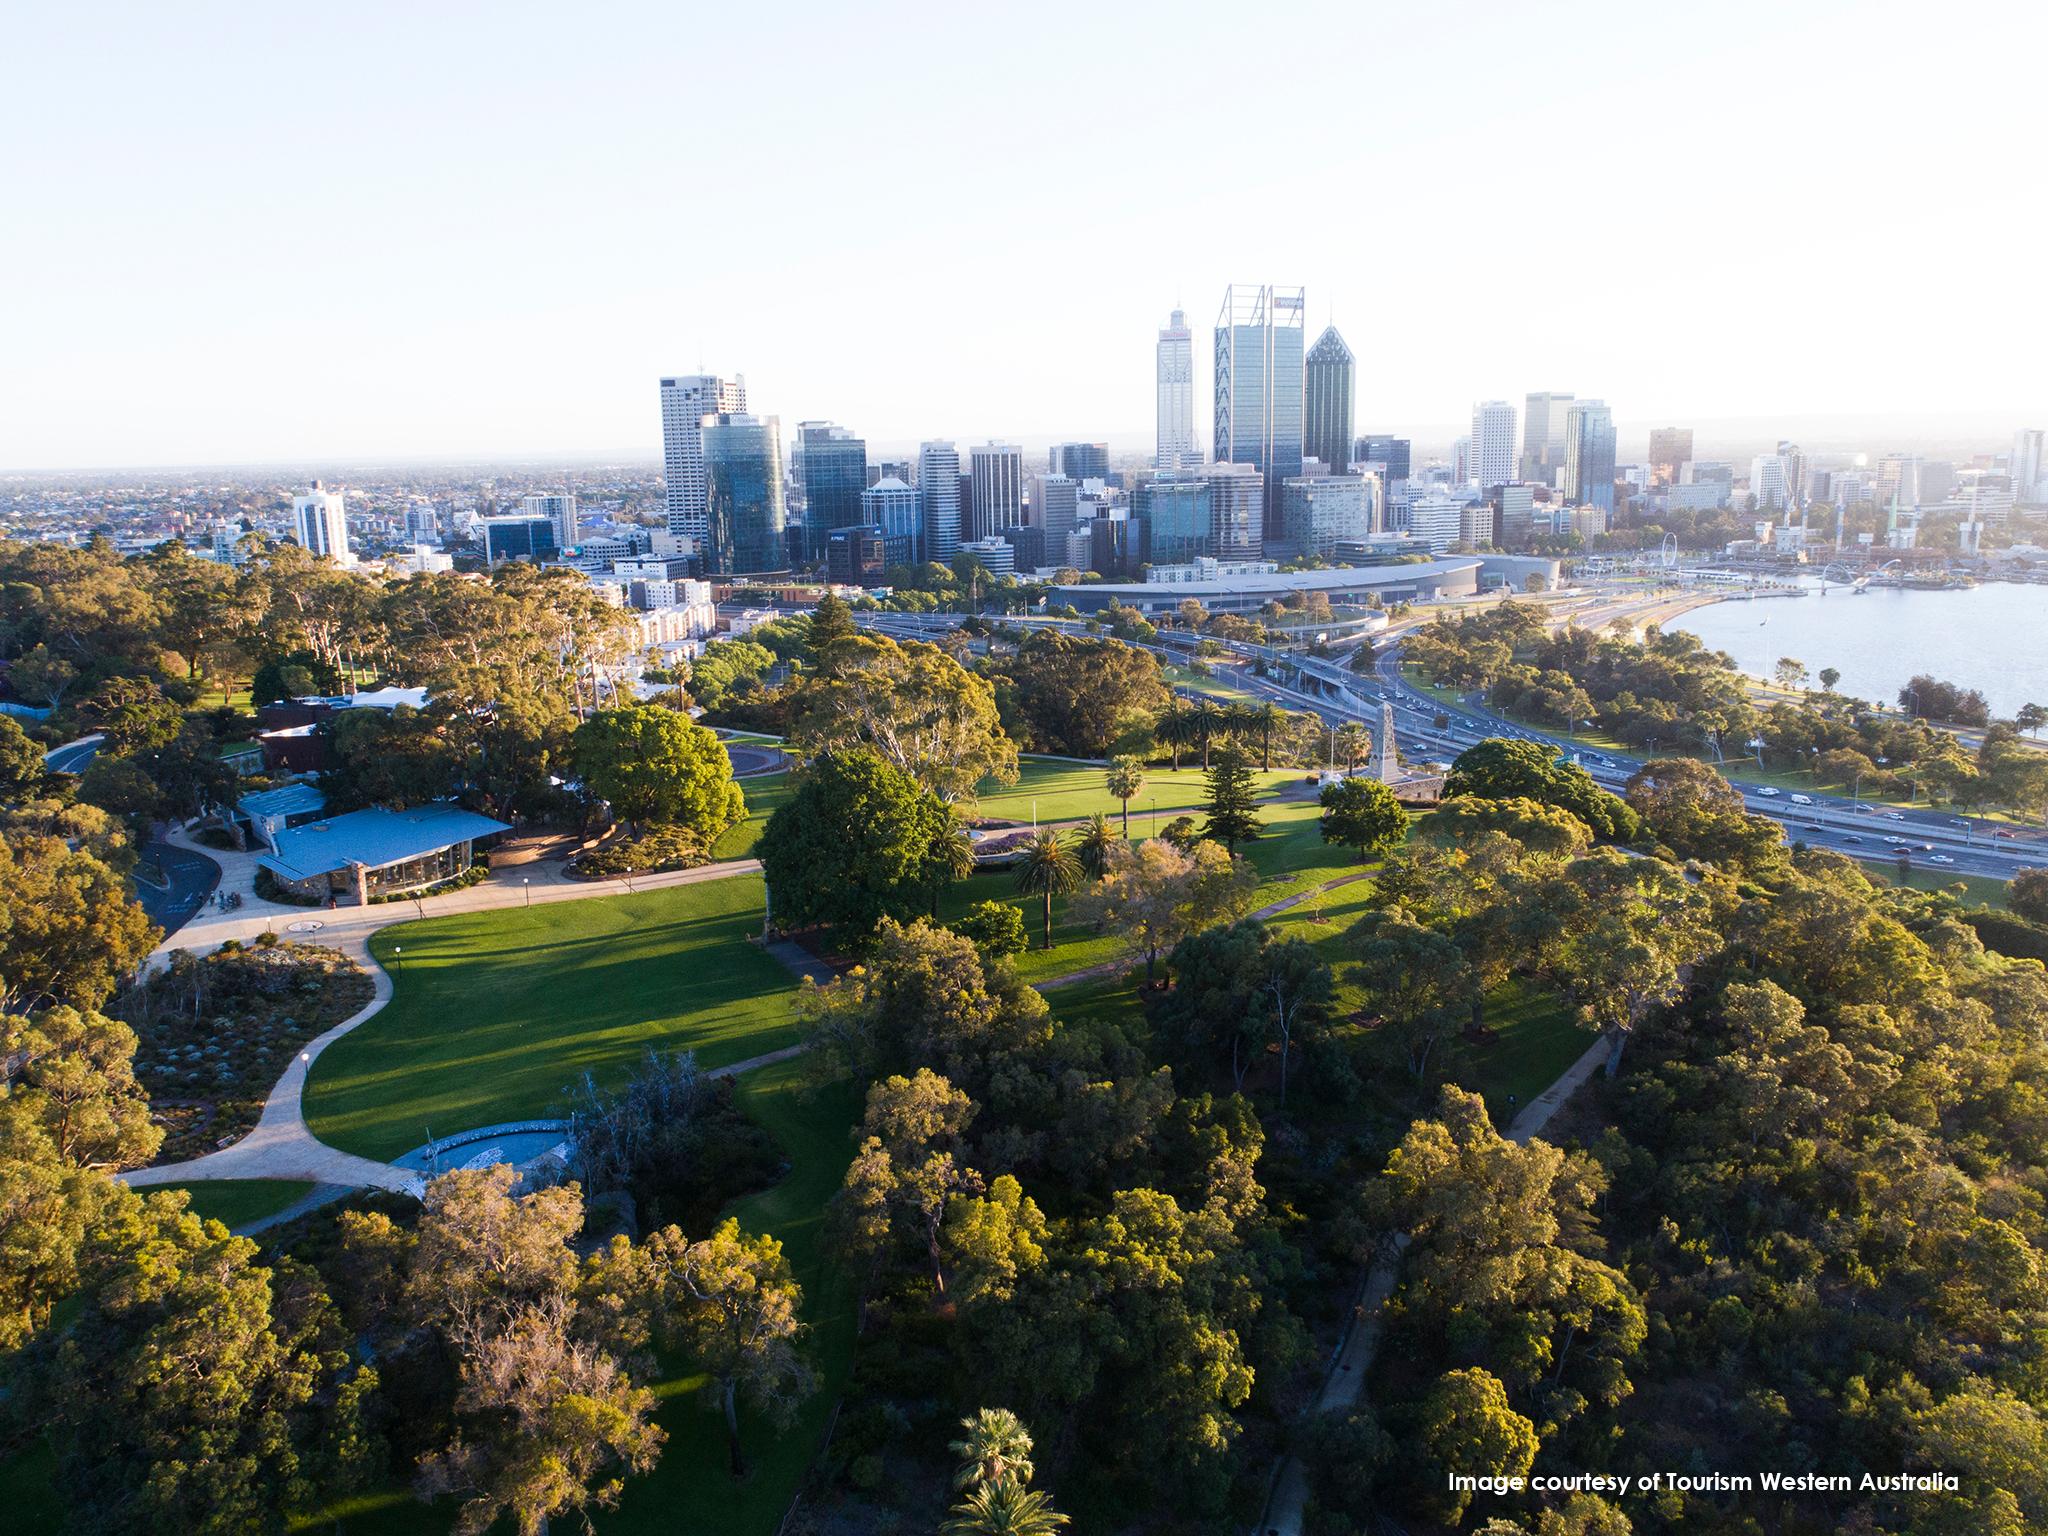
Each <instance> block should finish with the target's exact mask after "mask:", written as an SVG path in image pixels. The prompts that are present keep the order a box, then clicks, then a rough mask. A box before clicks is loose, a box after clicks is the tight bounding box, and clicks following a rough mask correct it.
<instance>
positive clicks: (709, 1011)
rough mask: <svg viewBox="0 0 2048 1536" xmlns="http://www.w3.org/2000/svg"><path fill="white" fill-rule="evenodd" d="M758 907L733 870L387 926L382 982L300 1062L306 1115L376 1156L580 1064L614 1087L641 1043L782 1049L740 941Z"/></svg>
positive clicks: (763, 961) (494, 1111) (777, 1013)
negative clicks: (618, 892)
mask: <svg viewBox="0 0 2048 1536" xmlns="http://www.w3.org/2000/svg"><path fill="white" fill-rule="evenodd" d="M761 920H762V899H761V882H760V880H759V879H758V878H755V877H752V876H737V877H734V878H732V879H727V880H709V881H705V882H703V883H701V884H697V885H683V886H674V887H670V888H667V889H663V890H657V891H648V892H645V893H643V894H640V895H637V896H616V897H605V898H596V899H592V900H588V901H575V902H552V903H549V904H547V905H545V906H541V907H510V908H501V909H497V910H493V911H488V912H465V913H458V914H452V915H450V916H447V917H434V918H428V919H427V920H426V921H425V922H412V923H401V924H398V925H396V926H394V927H391V928H386V929H384V930H382V931H381V932H379V933H378V934H377V935H376V937H375V938H374V939H373V940H372V941H371V942H372V947H373V949H374V952H375V953H376V956H377V958H378V960H379V961H380V962H381V963H382V964H384V965H385V967H386V968H387V969H390V970H391V971H392V973H393V977H394V979H395V980H396V982H397V992H396V995H395V996H394V997H393V998H392V1000H391V1002H390V1004H389V1005H388V1006H387V1007H386V1008H385V1009H384V1010H383V1011H382V1012H381V1013H379V1014H377V1015H376V1016H375V1017H374V1018H372V1019H371V1020H370V1021H369V1022H368V1023H366V1024H364V1025H363V1026H362V1027H361V1028H360V1029H358V1030H356V1031H355V1032H354V1033H352V1034H350V1035H347V1036H345V1037H344V1038H342V1039H341V1040H339V1041H337V1042H336V1043H335V1044H334V1045H333V1046H332V1047H330V1048H329V1049H328V1050H327V1051H326V1052H325V1053H324V1054H322V1056H321V1057H320V1059H319V1060H318V1061H316V1062H315V1063H314V1066H313V1073H312V1079H311V1081H310V1082H309V1083H308V1085H307V1090H306V1119H307V1123H308V1124H309V1125H311V1127H312V1128H313V1132H314V1134H315V1135H317V1136H319V1137H320V1138H321V1139H322V1140H324V1141H326V1142H328V1143H329V1144H331V1145H333V1146H337V1147H341V1148H343V1149H345V1150H347V1151H350V1152H355V1153H359V1154H361V1155H362V1156H365V1157H374V1158H379V1159H384V1160H388V1159H390V1158H393V1157H396V1156H397V1155H398V1154H400V1153H402V1152H405V1151H407V1150H409V1149H410V1148H412V1147H416V1146H418V1145H420V1144H421V1143H422V1142H424V1141H426V1140H427V1139H428V1138H429V1136H430V1135H434V1134H443V1135H445V1134H447V1133H448V1132H451V1131H459V1130H466V1129H469V1128H470V1127H473V1126H479V1125H491V1124H495V1123H496V1122H499V1121H503V1120H514V1119H521V1118H525V1117H528V1116H533V1115H542V1114H548V1113H550V1112H555V1111H559V1109H560V1108H561V1105H562V1100H563V1096H564V1091H565V1090H566V1089H568V1088H569V1087H570V1086H571V1085H572V1084H574V1083H575V1082H576V1081H577V1080H579V1079H580V1078H581V1076H582V1075H583V1074H584V1073H585V1072H589V1073H592V1074H594V1075H595V1076H596V1078H597V1079H598V1081H599V1082H600V1083H610V1082H617V1081H619V1080H621V1079H623V1078H624V1077H625V1076H626V1074H627V1073H628V1072H629V1071H630V1070H631V1069H632V1066H633V1064H634V1063H635V1062H636V1061H638V1060H639V1059H640V1057H641V1055H642V1054H643V1053H644V1052H645V1051H647V1050H648V1049H649V1048H658V1049H661V1050H681V1049H685V1048H687V1049H690V1050H694V1051H696V1053H697V1058H698V1060H699V1061H700V1062H701V1063H702V1064H703V1065H705V1066H722V1065H725V1064H727V1063H729V1062H734V1061H740V1060H744V1059H745V1058H747V1057H750V1056H758V1055H760V1054H762V1053H764V1052H767V1051H772V1050H776V1049H779V1048H780V1047H782V1046H785V1045H791V1044H794V1043H795V1041H796V1038H797V1026H796V1020H795V1018H794V1016H793V1015H792V1013H791V1011H790V998H791V995H792V994H793V992H794V990H795V983H794V981H793V980H792V979H791V977H790V975H789V972H788V971H786V970H784V969H783V967H782V966H781V965H780V964H779V963H777V962H776V961H775V960H774V959H773V958H772V957H770V956H768V955H767V954H764V953H763V952H762V951H761V950H760V949H759V948H758V947H757V946H756V945H754V944H752V943H749V942H748V940H749V939H750V938H751V937H752V936H753V935H756V934H758V933H759V932H760V931H761ZM400 949H403V951H404V954H403V957H402V959H403V964H402V966H401V965H400V963H399V961H400V957H399V955H398V954H397V953H396V952H397V951H398V950H400ZM430 1128H431V1129H430Z"/></svg>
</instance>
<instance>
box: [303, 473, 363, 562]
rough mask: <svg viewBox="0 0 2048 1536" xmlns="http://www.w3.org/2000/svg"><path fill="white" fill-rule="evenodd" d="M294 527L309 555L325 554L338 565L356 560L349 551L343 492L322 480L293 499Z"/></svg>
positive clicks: (315, 482) (316, 481)
mask: <svg viewBox="0 0 2048 1536" xmlns="http://www.w3.org/2000/svg"><path fill="white" fill-rule="evenodd" d="M292 530H293V532H294V533H295V534H297V536H298V540H299V546H300V548H302V549H304V550H305V551H306V553H307V554H309V555H324V556H326V557H327V558H328V559H330V560H332V561H333V562H334V563H335V564H336V565H354V564H355V563H356V557H355V556H354V555H352V554H350V553H349V552H348V515H347V513H346V512H344V511H343V510H342V504H341V492H339V491H330V490H328V489H327V487H326V486H325V485H323V484H322V483H321V482H320V481H318V480H315V481H314V482H313V488H312V489H311V490H310V491H301V492H300V493H299V494H298V495H296V496H294V497H293V498H292Z"/></svg>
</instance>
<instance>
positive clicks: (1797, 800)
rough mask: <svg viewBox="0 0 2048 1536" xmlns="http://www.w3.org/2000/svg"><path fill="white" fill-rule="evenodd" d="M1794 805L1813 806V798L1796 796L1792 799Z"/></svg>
mask: <svg viewBox="0 0 2048 1536" xmlns="http://www.w3.org/2000/svg"><path fill="white" fill-rule="evenodd" d="M1792 803H1793V804H1794V805H1811V804H1813V796H1811V795H1794V796H1793V797H1792Z"/></svg>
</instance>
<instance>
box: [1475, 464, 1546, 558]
mask: <svg viewBox="0 0 2048 1536" xmlns="http://www.w3.org/2000/svg"><path fill="white" fill-rule="evenodd" d="M1486 494H1487V498H1488V500H1490V501H1491V502H1492V503H1493V511H1494V534H1495V542H1496V543H1498V544H1499V545H1500V547H1501V548H1503V549H1526V548H1527V547H1528V546H1529V544H1530V543H1531V542H1532V541H1533V540H1534V539H1535V537H1536V487H1535V486H1533V485H1530V484H1529V483H1528V482H1527V481H1524V480H1513V481H1509V482H1508V483H1507V484H1506V485H1497V486H1495V487H1493V489H1492V490H1490V491H1488V492H1487V493H1486Z"/></svg>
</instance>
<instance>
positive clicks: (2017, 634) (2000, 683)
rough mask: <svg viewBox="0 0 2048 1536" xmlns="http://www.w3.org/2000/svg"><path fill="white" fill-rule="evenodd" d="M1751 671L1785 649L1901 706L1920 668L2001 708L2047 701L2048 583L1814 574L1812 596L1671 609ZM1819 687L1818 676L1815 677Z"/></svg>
mask: <svg viewBox="0 0 2048 1536" xmlns="http://www.w3.org/2000/svg"><path fill="white" fill-rule="evenodd" d="M1670 627H1671V628H1673V629H1683V630H1689V631H1691V632H1692V633H1693V634H1695V635H1698V636H1699V637H1700V639H1701V640H1702V641H1704V642H1705V643H1706V644H1707V645H1708V646H1709V647H1711V648H1712V649H1714V650H1717V651H1726V652H1727V653H1728V654H1729V655H1730V656H1732V657H1733V658H1734V659H1735V664H1736V665H1737V666H1738V667H1740V668H1742V670H1743V671H1745V672H1753V673H1755V674H1757V675H1758V676H1760V677H1769V676H1770V675H1771V673H1772V671H1773V669H1774V668H1776V666H1777V664H1778V658H1779V657H1781V656H1790V657H1792V658H1794V659H1795V660H1798V661H1802V662H1804V663H1805V664H1806V667H1807V670H1808V671H1809V672H1810V673H1814V674H1816V675H1817V674H1818V673H1819V672H1820V669H1821V668H1822V667H1835V668H1838V669H1839V670H1840V672H1841V674H1842V680H1841V682H1839V683H1837V684H1836V685H1835V686H1836V688H1837V689H1838V690H1839V691H1841V692H1843V693H1847V694H1850V695H1852V696H1854V697H1856V698H1862V699H1869V700H1872V701H1873V702H1881V703H1883V704H1885V705H1886V706H1888V707H1889V706H1894V705H1896V704H1897V702H1898V696H1899V689H1900V688H1902V687H1904V686H1905V684H1906V683H1907V682H1908V681H1909V680H1910V679H1911V678H1912V677H1913V676H1914V675H1915V674H1916V673H1923V672H1924V673H1927V674H1930V675H1931V676H1934V677H1938V678H1940V679H1942V680H1943V681H1945V682H1951V683H1955V684H1957V685H1959V686H1961V687H1964V688H1977V689H1981V690H1982V691H1983V694H1984V697H1985V698H1986V699H1988V700H1989V701H1990V702H1991V712H1992V713H1993V714H1994V715H1999V716H2003V717H2005V718H2008V719H2009V718H2011V716H2012V713H2013V711H2015V710H2017V709H2018V708H2019V707H2020V706H2021V705H2022V704H2029V703H2033V704H2048V586H2042V587H2035V586H2020V585H2016V584H2014V583H2010V582H1986V583H1985V584H1984V585H1982V586H1979V587H1970V588H1967V589H1964V590H1961V591H1954V592H1936V591H1913V590H1910V589H1903V588H1889V587H1872V588H1870V589H1869V590H1868V591H1866V592H1864V593H1863V594H1862V595H1861V596H1857V595H1854V594H1852V593H1851V592H1850V591H1849V590H1848V589H1847V588H1844V587H1838V586H1835V587H1830V588H1829V589H1828V592H1827V595H1826V596H1825V597H1823V596H1821V595H1820V593H1819V589H1818V586H1817V584H1815V585H1810V588H1809V591H1808V593H1807V595H1806V596H1805V597H1771V598H1759V599H1756V600H1753V601H1749V602H1722V603H1714V604H1712V605H1710V606H1708V607H1705V608H1696V609H1694V610H1693V611H1692V612H1691V613H1687V614H1683V615H1681V616H1680V617H1679V618H1677V619H1674V620H1673V621H1672V622H1671V625H1670ZM1809 686H1811V687H1815V688H1817V687H1819V686H1820V684H1819V683H1818V682H1817V681H1816V682H1813V683H1811V684H1809Z"/></svg>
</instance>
